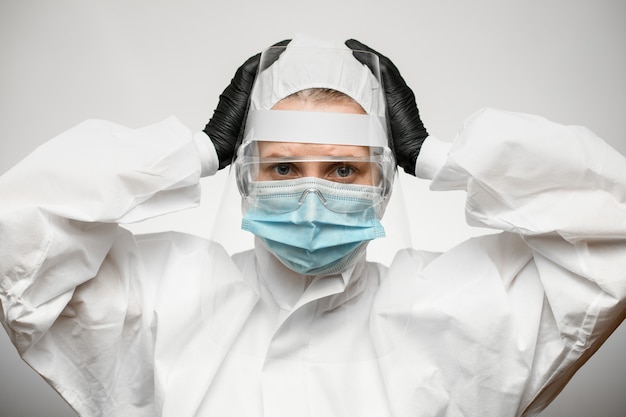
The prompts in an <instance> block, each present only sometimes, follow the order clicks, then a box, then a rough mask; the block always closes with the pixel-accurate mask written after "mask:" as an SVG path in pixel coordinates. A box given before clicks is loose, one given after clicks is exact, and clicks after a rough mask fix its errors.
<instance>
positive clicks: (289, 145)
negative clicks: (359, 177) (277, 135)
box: [258, 141, 370, 158]
mask: <svg viewBox="0 0 626 417" xmlns="http://www.w3.org/2000/svg"><path fill="white" fill-rule="evenodd" d="M258 149H259V156H260V157H262V158H269V157H272V158H281V157H289V156H297V157H302V156H345V157H367V156H370V147H369V146H353V145H327V144H319V143H295V142H265V141H263V142H258Z"/></svg>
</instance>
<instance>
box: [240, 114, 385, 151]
mask: <svg viewBox="0 0 626 417" xmlns="http://www.w3.org/2000/svg"><path fill="white" fill-rule="evenodd" d="M245 131H246V134H245V136H244V142H251V141H271V142H298V143H321V144H333V145H353V146H373V147H380V148H384V147H387V146H388V144H387V133H386V129H385V125H384V120H381V119H380V118H379V117H377V116H370V115H367V114H351V113H326V112H307V111H288V110H256V111H250V112H249V113H248V119H247V122H246V130H245Z"/></svg>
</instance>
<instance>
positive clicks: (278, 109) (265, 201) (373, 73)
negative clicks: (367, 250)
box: [234, 39, 395, 215]
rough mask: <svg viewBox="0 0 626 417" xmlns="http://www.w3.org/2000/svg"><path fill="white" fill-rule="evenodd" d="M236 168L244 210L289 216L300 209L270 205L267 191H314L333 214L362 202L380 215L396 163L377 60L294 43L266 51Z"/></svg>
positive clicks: (363, 54) (329, 47)
mask: <svg viewBox="0 0 626 417" xmlns="http://www.w3.org/2000/svg"><path fill="white" fill-rule="evenodd" d="M357 55H358V59H357ZM363 62H365V63H366V64H367V65H366V64H364V63H363ZM234 166H235V171H236V177H237V186H238V189H239V191H240V193H241V195H242V197H243V198H244V201H245V204H244V206H246V205H250V206H253V207H265V208H267V209H272V210H274V211H275V212H276V213H281V212H286V211H291V210H294V209H297V207H298V205H297V204H293V202H292V203H286V204H282V205H281V204H276V205H274V204H273V203H272V201H273V198H272V194H273V190H276V189H277V188H278V187H280V188H281V189H282V190H283V191H284V192H285V193H288V194H290V195H295V194H298V193H299V194H301V196H300V197H302V194H303V193H305V192H312V191H311V190H313V189H315V190H316V193H317V195H320V196H322V197H323V198H324V201H325V204H326V205H327V207H328V208H329V209H331V210H334V211H337V212H341V213H350V212H355V211H359V210H361V209H362V208H363V205H364V204H366V205H369V206H373V207H376V210H377V211H378V213H379V214H380V215H382V211H383V209H384V202H385V201H386V200H387V199H388V197H389V196H390V194H391V189H392V184H393V179H394V171H395V163H394V160H393V154H392V152H391V150H390V149H389V147H388V136H387V129H386V122H385V100H384V93H383V90H382V85H381V83H380V71H379V65H378V57H377V56H376V55H375V54H372V53H369V52H355V51H352V50H350V49H349V48H347V47H345V46H342V47H341V48H338V47H336V45H323V46H321V47H319V46H317V47H310V46H307V43H306V41H301V40H300V39H294V40H293V41H292V42H291V43H290V44H289V45H288V46H281V47H271V48H268V49H267V50H265V51H264V52H263V53H262V54H261V59H260V63H259V69H258V75H257V77H256V81H255V84H254V86H253V89H252V93H251V100H250V108H249V112H248V117H247V122H246V126H245V131H244V136H243V141H242V144H241V146H240V147H239V150H238V153H237V157H236V160H235V164H234ZM304 178H306V179H307V180H304ZM277 181H280V183H278V182H277ZM313 183H315V184H319V188H315V187H314V186H313V185H311V184H313ZM342 192H344V193H346V196H344V197H345V198H342V197H340V198H339V199H342V203H341V204H340V202H339V200H338V198H336V197H337V194H341V193H342ZM300 197H299V198H297V199H294V202H295V203H298V202H299V203H300V204H301V203H302V198H300ZM349 200H354V201H355V203H356V202H357V200H360V201H358V204H354V205H350V204H347V201H349ZM270 206H272V207H270Z"/></svg>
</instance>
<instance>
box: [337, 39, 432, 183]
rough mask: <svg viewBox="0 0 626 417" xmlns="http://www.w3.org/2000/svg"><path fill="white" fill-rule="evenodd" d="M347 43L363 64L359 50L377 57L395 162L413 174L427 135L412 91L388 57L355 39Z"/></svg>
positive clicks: (363, 58)
mask: <svg viewBox="0 0 626 417" xmlns="http://www.w3.org/2000/svg"><path fill="white" fill-rule="evenodd" d="M346 45H347V46H348V47H349V48H350V49H352V50H353V51H355V53H354V56H355V58H356V59H358V60H359V61H361V62H362V63H363V64H365V65H368V62H366V61H367V60H366V58H365V57H364V56H363V54H359V53H358V51H367V52H371V53H373V54H376V55H377V56H378V60H379V64H380V72H381V76H382V81H383V88H384V91H385V98H386V101H387V116H388V117H389V122H390V125H391V136H392V138H393V151H394V154H395V156H396V161H397V162H398V165H400V166H401V167H402V168H404V171H405V172H406V173H407V174H411V175H415V162H416V161H417V156H418V155H419V152H420V149H421V147H422V143H423V142H424V140H425V139H426V138H427V137H428V132H427V131H426V128H425V127H424V124H423V123H422V119H421V118H420V114H419V110H418V108H417V104H416V103H415V94H413V91H412V90H411V89H410V88H409V86H408V85H407V84H406V82H405V81H404V79H403V78H402V76H401V75H400V71H398V68H396V66H395V65H394V64H393V62H391V60H390V59H389V58H387V57H385V56H384V55H382V54H380V53H378V52H376V51H375V50H373V49H372V48H370V47H368V46H366V45H364V44H362V43H361V42H359V41H357V40H354V39H350V40H347V41H346Z"/></svg>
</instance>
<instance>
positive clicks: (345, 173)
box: [335, 165, 354, 178]
mask: <svg viewBox="0 0 626 417" xmlns="http://www.w3.org/2000/svg"><path fill="white" fill-rule="evenodd" d="M335 172H336V173H337V176H338V177H341V178H346V177H349V176H350V175H352V174H353V173H354V169H353V168H352V167H351V166H348V165H342V166H340V167H337V169H336V171H335Z"/></svg>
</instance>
